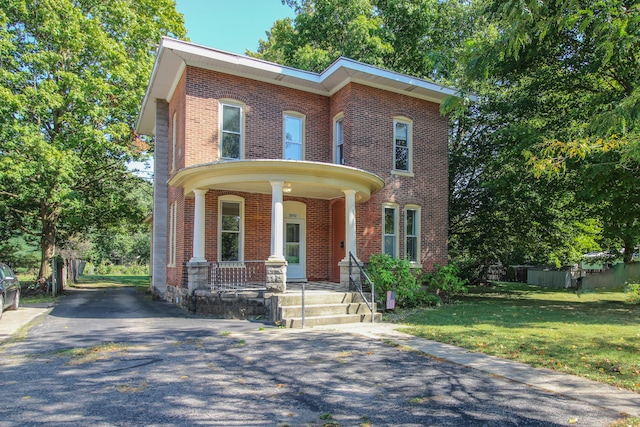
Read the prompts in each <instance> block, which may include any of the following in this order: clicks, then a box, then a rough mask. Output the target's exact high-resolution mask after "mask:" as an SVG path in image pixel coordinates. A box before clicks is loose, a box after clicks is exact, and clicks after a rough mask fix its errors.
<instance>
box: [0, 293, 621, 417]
mask: <svg viewBox="0 0 640 427" xmlns="http://www.w3.org/2000/svg"><path fill="white" fill-rule="evenodd" d="M0 367H1V369H0V371H1V372H2V375H1V380H0V382H1V383H2V393H3V397H4V399H3V401H4V402H5V404H4V405H2V406H1V407H0V425H2V426H28V425H41V424H50V425H63V426H80V425H83V426H84V425H96V426H134V425H135V426H138V425H154V426H174V425H175V426H183V425H184V426H189V425H213V426H307V425H308V426H324V425H327V426H429V425H434V426H516V425H517V426H565V425H577V426H606V425H608V424H609V423H611V422H613V421H614V420H616V419H618V418H620V414H619V413H618V412H617V411H615V410H612V409H606V408H603V407H601V406H599V405H597V404H592V403H586V402H584V401H581V400H576V399H572V398H570V397H567V396H566V395H560V394H557V393H553V392H548V391H545V390H543V389H539V388H537V387H531V386H528V385H526V384H523V383H519V382H515V381H511V380H508V379H506V378H503V377H501V376H497V375H492V374H487V373H485V372H482V371H480V370H477V369H473V368H468V367H465V366H461V365H458V364H454V363H449V362H447V361H445V360H440V359H434V358H431V357H427V356H425V355H422V354H420V353H417V352H413V351H407V350H405V349H403V348H402V347H397V346H393V345H390V344H389V343H388V342H386V341H385V340H380V339H376V338H374V337H372V336H367V334H362V333H354V332H353V331H350V330H348V329H347V330H333V329H307V330H303V331H299V330H298V331H291V330H283V329H276V328H272V327H269V326H266V325H263V324H260V323H251V322H246V321H229V320H216V319H204V318H196V317H191V316H188V315H186V314H185V313H184V312H182V311H180V310H179V309H178V308H176V307H175V306H172V305H170V304H167V303H164V302H158V301H151V300H150V299H149V298H148V297H147V296H146V295H144V294H142V293H140V292H138V291H136V290H135V289H132V288H113V289H104V290H71V291H69V295H68V296H67V297H65V298H62V299H61V300H60V302H59V303H58V304H57V305H56V307H55V308H54V309H53V310H52V311H51V312H50V313H49V314H48V315H46V316H44V317H42V318H40V319H39V320H38V321H37V322H35V323H33V324H32V326H31V327H30V329H29V332H28V334H27V336H26V338H25V339H24V340H17V341H15V342H5V343H4V344H3V345H2V346H0ZM6 402H11V403H10V404H9V405H7V404H6Z"/></svg>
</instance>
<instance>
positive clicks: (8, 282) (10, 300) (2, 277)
mask: <svg viewBox="0 0 640 427" xmlns="http://www.w3.org/2000/svg"><path fill="white" fill-rule="evenodd" d="M18 307H20V282H19V281H18V278H17V277H16V275H15V274H13V271H11V269H10V268H9V266H8V265H6V264H2V263H0V318H2V312H3V311H4V309H5V308H9V309H10V310H17V309H18Z"/></svg>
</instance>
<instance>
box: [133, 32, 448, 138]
mask: <svg viewBox="0 0 640 427" xmlns="http://www.w3.org/2000/svg"><path fill="white" fill-rule="evenodd" d="M187 66H192V67H198V68H204V69H209V70H214V71H217V72H221V73H227V74H232V75H236V76H241V77H245V78H249V79H253V80H258V81H262V82H267V83H270V84H275V85H279V86H285V87H290V88H294V89H297V90H303V91H307V92H312V93H316V94H321V95H326V96H331V95H333V94H334V93H336V92H337V91H338V90H340V89H341V88H342V87H344V86H345V85H347V84H349V83H359V84H363V85H367V86H371V87H376V88H379V89H383V90H387V91H390V92H394V93H400V94H404V95H407V96H411V97H415V98H419V99H424V100H428V101H431V102H435V103H438V104H439V103H441V102H442V101H443V100H444V99H445V98H446V97H447V96H450V95H456V94H458V90H457V89H455V88H451V87H446V86H442V85H439V84H436V83H433V82H430V81H428V80H424V79H419V78H416V77H411V76H408V75H406V74H401V73H397V72H394V71H389V70H385V69H383V68H379V67H375V66H372V65H368V64H365V63H362V62H358V61H354V60H352V59H349V58H344V57H341V58H338V59H337V60H336V61H335V62H334V63H333V64H331V65H330V66H329V67H328V68H327V69H326V70H324V71H323V72H322V73H313V72H310V71H304V70H299V69H296V68H291V67H286V66H283V65H278V64H274V63H272V62H267V61H263V60H261V59H257V58H251V57H248V56H244V55H238V54H235V53H229V52H225V51H222V50H219V49H213V48H209V47H206V46H201V45H197V44H194V43H190V42H185V41H182V40H176V39H171V38H166V37H164V38H163V39H162V41H161V43H160V46H159V47H158V52H157V56H156V62H155V64H154V67H153V71H152V74H151V79H150V81H149V86H148V88H147V92H146V94H145V98H144V101H143V104H142V109H141V111H140V117H139V118H138V123H137V126H136V130H137V131H138V133H140V134H153V133H154V131H155V129H154V125H155V100H156V99H164V100H167V101H170V100H171V97H172V96H173V92H174V91H175V88H176V85H177V83H178V82H179V80H180V77H181V76H182V73H183V72H184V70H185V68H186V67H187Z"/></svg>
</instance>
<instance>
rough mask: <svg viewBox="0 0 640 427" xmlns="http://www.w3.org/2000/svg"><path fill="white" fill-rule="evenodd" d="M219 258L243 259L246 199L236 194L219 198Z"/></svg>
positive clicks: (223, 259)
mask: <svg viewBox="0 0 640 427" xmlns="http://www.w3.org/2000/svg"><path fill="white" fill-rule="evenodd" d="M219 202H220V204H219V213H220V228H219V242H220V246H219V252H218V253H219V255H218V257H219V259H220V261H242V260H243V257H244V253H243V240H244V236H243V234H244V212H243V211H244V203H243V202H244V199H242V198H241V197H236V196H226V197H221V198H220V200H219Z"/></svg>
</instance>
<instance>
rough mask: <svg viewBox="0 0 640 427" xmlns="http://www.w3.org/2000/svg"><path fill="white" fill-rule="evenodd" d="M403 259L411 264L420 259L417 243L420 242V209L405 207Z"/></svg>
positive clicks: (417, 207)
mask: <svg viewBox="0 0 640 427" xmlns="http://www.w3.org/2000/svg"><path fill="white" fill-rule="evenodd" d="M405 228H406V232H405V239H406V241H405V252H406V254H405V258H406V259H408V260H409V261H411V262H416V263H417V262H418V261H419V259H420V253H419V250H418V248H419V246H418V242H419V241H420V207H419V206H406V207H405Z"/></svg>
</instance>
